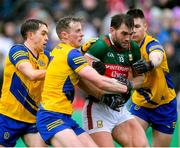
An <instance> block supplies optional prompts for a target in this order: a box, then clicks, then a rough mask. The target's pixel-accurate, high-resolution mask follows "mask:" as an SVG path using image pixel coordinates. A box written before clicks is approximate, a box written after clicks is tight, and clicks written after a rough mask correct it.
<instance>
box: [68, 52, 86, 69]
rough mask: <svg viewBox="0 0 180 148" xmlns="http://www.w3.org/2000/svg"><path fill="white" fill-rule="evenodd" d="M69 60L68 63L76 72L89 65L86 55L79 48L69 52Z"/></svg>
mask: <svg viewBox="0 0 180 148" xmlns="http://www.w3.org/2000/svg"><path fill="white" fill-rule="evenodd" d="M67 60H68V65H69V66H70V67H71V68H72V70H74V71H76V72H78V71H79V70H81V69H82V68H84V67H86V66H87V65H88V63H87V61H86V59H85V57H84V56H83V55H82V54H81V53H80V51H78V50H77V49H73V50H71V51H70V52H69V54H68V59H67Z"/></svg>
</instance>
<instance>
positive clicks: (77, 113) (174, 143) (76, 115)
mask: <svg viewBox="0 0 180 148" xmlns="http://www.w3.org/2000/svg"><path fill="white" fill-rule="evenodd" d="M73 118H74V119H75V120H76V121H77V123H78V124H79V125H82V119H81V112H80V111H75V112H74V114H73ZM178 126H179V123H177V126H176V129H175V132H174V134H173V137H172V141H171V145H170V146H171V147H178V146H179V145H178V139H179V138H178V137H179V135H178V128H179V127H178ZM146 135H147V137H148V140H149V143H150V145H151V143H152V139H151V128H149V129H148V130H147V132H146ZM115 146H116V147H119V146H120V145H118V144H117V143H115ZM15 147H25V145H24V143H23V141H22V140H21V139H19V140H18V142H17V144H16V146H15Z"/></svg>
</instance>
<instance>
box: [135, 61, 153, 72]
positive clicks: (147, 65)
mask: <svg viewBox="0 0 180 148" xmlns="http://www.w3.org/2000/svg"><path fill="white" fill-rule="evenodd" d="M132 67H133V69H134V70H135V71H136V72H137V73H138V74H142V73H145V72H148V71H150V70H152V69H153V68H154V65H153V63H152V62H151V61H150V62H146V61H145V60H144V59H141V60H139V61H137V62H135V63H134V64H133V65H132Z"/></svg>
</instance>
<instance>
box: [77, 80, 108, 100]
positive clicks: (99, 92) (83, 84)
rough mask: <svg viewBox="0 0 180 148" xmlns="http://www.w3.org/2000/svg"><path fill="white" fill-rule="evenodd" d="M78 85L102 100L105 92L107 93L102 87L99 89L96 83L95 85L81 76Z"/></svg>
mask: <svg viewBox="0 0 180 148" xmlns="http://www.w3.org/2000/svg"><path fill="white" fill-rule="evenodd" d="M78 87H80V88H81V89H82V90H84V91H85V92H86V93H87V94H88V95H93V96H94V97H95V98H97V99H98V100H100V98H101V97H102V95H103V94H105V93H107V92H105V91H103V90H102V89H99V88H98V87H97V86H96V85H94V84H93V83H91V82H90V81H88V80H87V79H82V78H80V80H79V83H78Z"/></svg>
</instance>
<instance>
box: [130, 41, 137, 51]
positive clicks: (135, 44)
mask: <svg viewBox="0 0 180 148" xmlns="http://www.w3.org/2000/svg"><path fill="white" fill-rule="evenodd" d="M130 48H131V49H139V45H138V44H137V42H136V41H133V40H131V41H130Z"/></svg>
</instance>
